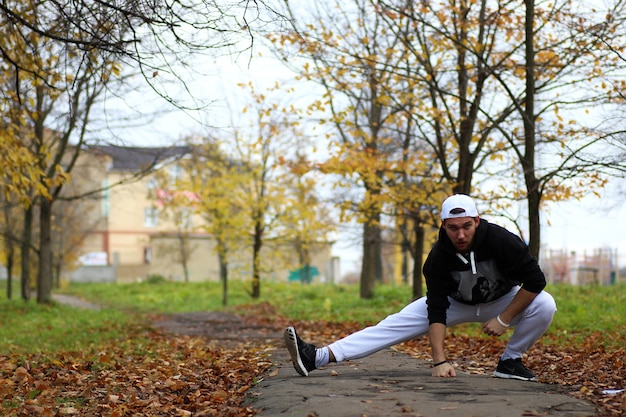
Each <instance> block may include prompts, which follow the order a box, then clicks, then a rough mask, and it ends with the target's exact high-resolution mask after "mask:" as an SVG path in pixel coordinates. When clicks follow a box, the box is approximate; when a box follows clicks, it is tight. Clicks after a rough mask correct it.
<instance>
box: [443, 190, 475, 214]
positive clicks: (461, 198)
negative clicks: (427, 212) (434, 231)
mask: <svg viewBox="0 0 626 417" xmlns="http://www.w3.org/2000/svg"><path fill="white" fill-rule="evenodd" d="M453 212H454V213H453ZM457 217H478V209H477V208H476V203H474V200H472V198H471V197H470V196H468V195H465V194H455V195H453V196H450V197H448V198H446V199H445V201H444V202H443V204H442V205H441V220H446V219H453V218H457Z"/></svg>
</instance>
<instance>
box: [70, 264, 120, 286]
mask: <svg viewBox="0 0 626 417" xmlns="http://www.w3.org/2000/svg"><path fill="white" fill-rule="evenodd" d="M69 278H70V282H116V281H117V274H116V271H115V267H114V266H109V265H84V266H81V267H79V268H77V269H76V270H74V271H72V272H70V273H69Z"/></svg>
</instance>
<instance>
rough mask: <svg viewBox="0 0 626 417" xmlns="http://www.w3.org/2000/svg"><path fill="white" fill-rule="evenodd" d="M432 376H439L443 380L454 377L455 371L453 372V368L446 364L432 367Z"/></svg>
mask: <svg viewBox="0 0 626 417" xmlns="http://www.w3.org/2000/svg"><path fill="white" fill-rule="evenodd" d="M432 376H440V377H444V378H449V377H454V376H456V371H455V370H454V367H453V366H452V365H450V364H449V363H448V362H446V363H443V364H441V365H439V366H435V367H433V373H432Z"/></svg>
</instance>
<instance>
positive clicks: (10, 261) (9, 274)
mask: <svg viewBox="0 0 626 417" xmlns="http://www.w3.org/2000/svg"><path fill="white" fill-rule="evenodd" d="M7 249H8V250H7V266H6V268H7V299H8V300H10V299H12V298H13V262H14V260H15V259H14V257H15V253H14V252H15V251H14V250H13V243H10V246H9V248H7Z"/></svg>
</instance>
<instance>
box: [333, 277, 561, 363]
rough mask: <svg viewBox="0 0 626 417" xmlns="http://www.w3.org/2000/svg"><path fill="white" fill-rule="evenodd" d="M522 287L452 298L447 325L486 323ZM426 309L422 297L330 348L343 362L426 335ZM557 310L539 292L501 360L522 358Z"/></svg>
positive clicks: (515, 322) (518, 318) (518, 321)
mask: <svg viewBox="0 0 626 417" xmlns="http://www.w3.org/2000/svg"><path fill="white" fill-rule="evenodd" d="M519 289H520V287H514V288H513V289H512V290H511V291H510V292H509V293H508V294H506V295H504V296H502V297H500V298H499V299H497V300H495V301H492V302H489V303H484V304H478V305H468V304H463V303H460V302H458V301H456V300H454V299H452V298H450V299H449V300H450V307H449V308H448V311H447V326H448V327H450V326H454V325H455V324H460V323H468V322H480V323H483V322H485V321H487V320H489V319H491V318H494V317H496V316H497V315H498V314H500V313H501V312H502V311H504V309H505V308H506V307H507V306H508V305H509V304H510V303H511V300H512V299H513V297H514V296H515V294H517V291H519ZM426 308H427V306H426V297H422V298H420V299H418V300H415V301H413V302H412V303H410V304H409V305H407V306H406V307H404V308H403V309H402V310H400V311H399V312H398V313H395V314H391V315H389V316H387V317H386V318H385V319H384V320H382V321H380V322H379V323H378V324H376V325H375V326H370V327H366V328H364V329H363V330H360V331H358V332H355V333H352V334H351V335H349V336H346V337H345V338H343V339H340V340H338V341H336V342H334V343H332V344H330V345H328V347H329V348H330V349H331V350H332V352H333V354H334V355H335V359H336V360H337V362H341V361H344V360H350V359H358V358H363V357H365V356H368V355H371V354H373V353H375V352H378V351H379V350H381V349H384V348H387V347H389V346H393V345H395V344H398V343H401V342H404V341H406V340H410V339H413V338H415V337H418V336H422V335H425V334H427V333H428V327H429V323H428V312H427V310H426ZM555 312H556V303H555V302H554V298H552V296H551V295H550V294H548V293H547V292H545V291H542V292H540V293H539V294H538V295H537V297H535V299H534V300H533V301H532V302H531V303H530V305H528V307H526V309H525V310H524V311H522V312H521V313H520V314H518V315H517V316H515V317H514V318H513V320H511V327H513V326H514V331H513V334H512V335H511V338H510V339H509V343H508V344H507V346H506V349H505V350H504V353H503V355H502V359H510V358H513V359H516V358H521V357H522V354H523V353H524V352H526V351H527V350H528V349H529V348H530V347H531V346H532V345H533V344H534V343H535V342H536V341H537V340H538V339H539V338H540V337H541V336H542V335H543V334H544V333H545V331H546V330H547V329H548V326H550V323H551V322H552V317H553V316H554V313H555Z"/></svg>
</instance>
